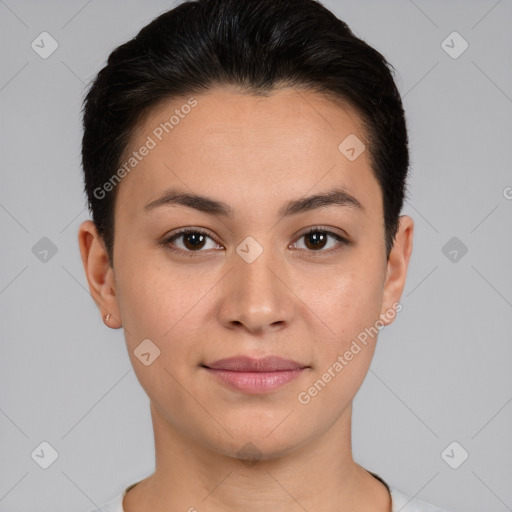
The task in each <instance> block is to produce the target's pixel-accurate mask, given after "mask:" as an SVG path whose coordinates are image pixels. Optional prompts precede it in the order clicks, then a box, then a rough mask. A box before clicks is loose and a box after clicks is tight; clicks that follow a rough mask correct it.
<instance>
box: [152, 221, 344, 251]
mask: <svg viewBox="0 0 512 512" xmlns="http://www.w3.org/2000/svg"><path fill="white" fill-rule="evenodd" d="M312 233H321V234H324V235H328V236H330V237H332V238H334V239H335V240H337V241H338V242H339V244H340V245H341V246H343V245H349V244H350V241H349V240H347V239H346V238H344V237H342V236H340V235H338V234H337V233H334V232H332V231H329V230H327V229H325V228H321V227H320V226H314V227H312V228H309V229H308V231H306V232H305V233H302V234H301V235H300V236H299V237H298V238H297V239H296V240H297V241H299V240H300V239H301V238H304V237H306V236H308V235H311V234H312ZM191 234H194V235H205V236H207V237H208V238H210V239H211V240H213V238H212V237H211V236H210V235H209V234H208V232H207V231H204V230H202V229H199V228H195V229H191V228H183V229H181V230H179V231H177V232H176V233H174V234H173V235H172V236H170V237H167V238H165V239H164V240H162V241H161V242H160V243H161V245H163V246H165V247H167V248H168V249H169V250H170V251H172V252H175V253H178V254H182V255H185V256H189V257H192V258H194V257H197V256H199V254H200V253H201V252H206V251H204V250H200V249H199V250H197V251H190V250H183V249H177V248H176V247H173V245H172V244H173V242H174V241H175V240H176V239H178V238H180V237H182V236H184V235H191ZM213 241H215V240H213ZM215 243H216V242H215ZM294 243H297V242H294ZM339 249H340V247H339V246H338V247H335V248H331V249H327V250H318V251H314V250H307V249H306V250H307V252H309V253H311V254H312V255H314V256H319V255H323V254H331V253H333V252H335V251H337V250H339ZM198 253H199V254H198Z"/></svg>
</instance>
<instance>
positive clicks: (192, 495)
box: [123, 404, 391, 512]
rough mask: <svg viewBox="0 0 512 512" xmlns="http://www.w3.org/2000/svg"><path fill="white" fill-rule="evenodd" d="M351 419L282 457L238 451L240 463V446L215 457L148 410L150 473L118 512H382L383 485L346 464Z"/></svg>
mask: <svg viewBox="0 0 512 512" xmlns="http://www.w3.org/2000/svg"><path fill="white" fill-rule="evenodd" d="M351 413H352V408H351V406H349V407H348V408H347V409H346V410H345V411H344V413H343V414H342V415H341V416H340V417H339V418H338V420H337V422H336V423H335V424H334V425H332V426H331V427H330V428H329V429H328V430H326V431H325V432H324V433H323V435H321V436H318V437H317V438H316V439H315V440H314V441H311V442H305V443H304V444H303V446H299V447H297V446H295V447H293V448H291V449H289V450H288V451H287V452H280V453H278V452H277V451H276V450H273V451H272V450H265V449H263V450H261V451H260V447H262V448H263V447H264V446H268V445H266V444H265V443H264V442H258V441H256V442H254V443H252V445H251V446H252V448H250V447H249V446H248V445H246V450H244V451H245V452H247V453H251V450H253V451H252V453H253V455H252V456H249V458H246V459H245V460H244V459H243V458H240V457H241V455H240V448H238V450H236V449H235V446H238V447H239V446H244V443H242V442H240V443H234V445H235V446H230V443H229V442H226V444H225V445H224V446H223V448H224V452H223V453H221V452H220V450H219V447H218V446H214V447H213V446H212V447H209V446H205V445H203V444H200V443H198V442H197V440H195V439H192V438H191V437H190V436H188V435H187V432H183V431H180V429H179V428H177V427H176V426H175V425H171V424H170V423H169V422H168V421H166V420H165V419H164V418H163V416H162V415H161V414H160V412H159V411H158V409H157V408H156V407H154V405H153V404H152V405H151V414H152V419H153V427H154V435H155V453H156V467H155V472H154V473H153V474H152V475H150V476H149V477H148V478H146V479H145V480H143V481H141V482H140V483H138V484H137V485H136V486H135V487H133V488H132V489H131V490H130V491H128V493H127V494H126V496H125V498H124V501H123V506H124V510H125V512H135V511H139V512H140V511H144V510H152V511H153V512H164V511H165V512H169V511H170V510H172V511H174V510H183V511H190V512H196V511H197V512H203V511H208V512H221V511H222V512H235V511H239V510H244V511H246V512H261V511H262V510H272V511H274V512H285V511H286V512H290V511H297V512H299V511H301V512H303V511H304V510H307V511H308V512H316V511H322V512H326V511H329V512H331V511H332V512H334V511H335V512H363V511H368V510H372V511H373V510H375V511H378V512H390V510H391V499H390V496H389V493H388V491H387V489H386V488H385V486H384V485H383V484H382V483H381V482H379V481H378V480H377V479H376V478H374V477H373V476H372V475H370V474H369V473H368V472H367V471H366V470H364V469H363V468H362V467H361V466H359V465H358V464H357V463H356V462H354V460H353V458H352V449H351ZM231 441H233V440H231ZM255 446H258V448H255ZM256 450H257V451H256Z"/></svg>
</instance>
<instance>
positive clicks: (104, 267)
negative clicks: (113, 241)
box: [78, 220, 122, 329]
mask: <svg viewBox="0 0 512 512" xmlns="http://www.w3.org/2000/svg"><path fill="white" fill-rule="evenodd" d="M78 244H79V247H80V254H81V257H82V263H83V266H84V271H85V275H86V277H87V282H88V283H89V290H90V293H91V296H92V298H93V300H94V302H95V303H96V305H97V306H98V309H99V310H100V312H101V315H102V318H103V321H104V323H105V325H107V326H108V327H111V328H113V329H118V328H120V327H121V325H122V324H121V317H120V314H119V307H118V303H117V297H116V292H115V282H114V271H113V268H112V267H111V266H110V263H109V260H108V254H107V251H106V249H105V246H104V243H103V240H102V239H101V237H100V236H99V234H98V231H97V229H96V226H95V224H94V222H93V221H91V220H86V221H84V222H83V223H82V224H81V225H80V228H79V231H78Z"/></svg>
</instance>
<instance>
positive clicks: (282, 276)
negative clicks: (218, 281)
mask: <svg viewBox="0 0 512 512" xmlns="http://www.w3.org/2000/svg"><path fill="white" fill-rule="evenodd" d="M233 265H234V267H233V268H232V270H231V271H230V272H229V273H228V275H227V277H226V279H225V280H224V283H223V290H222V296H221V305H220V308H219V315H220V321H221V323H222V324H223V325H224V326H225V327H226V328H228V329H231V330H236V329H238V330H240V331H246V332H249V333H251V334H257V335H260V334H263V333H265V332H269V333H272V332H275V331H277V330H280V329H283V328H285V327H286V326H288V325H289V324H290V322H291V320H292V317H293V313H294V307H293V297H294V296H295V295H294V294H293V292H292V291H291V290H290V288H289V286H290V285H289V284H288V283H287V276H286V269H285V264H284V262H282V261H281V262H280V261H279V256H278V255H276V254H273V253H272V251H271V250H268V249H267V250H263V252H262V253H261V254H260V255H259V256H258V257H257V258H256V259H255V260H254V261H252V262H249V261H247V260H245V259H244V258H243V257H241V256H239V255H238V254H234V255H233Z"/></svg>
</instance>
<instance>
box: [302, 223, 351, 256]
mask: <svg viewBox="0 0 512 512" xmlns="http://www.w3.org/2000/svg"><path fill="white" fill-rule="evenodd" d="M329 238H331V239H334V240H335V241H336V242H337V243H339V244H343V243H348V242H347V240H346V239H345V238H343V237H342V236H340V235H338V234H336V233H333V232H332V231H326V230H322V229H318V228H314V229H311V230H310V231H308V232H307V233H304V234H303V235H301V236H300V237H299V238H298V240H302V239H305V246H306V249H308V250H311V251H313V252H329V250H330V249H331V248H332V246H331V247H329V250H325V251H322V249H325V247H326V245H327V240H328V239H329ZM294 245H297V242H295V244H294ZM333 245H334V247H335V246H336V245H337V244H336V243H334V244H333ZM299 248H300V247H299Z"/></svg>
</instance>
